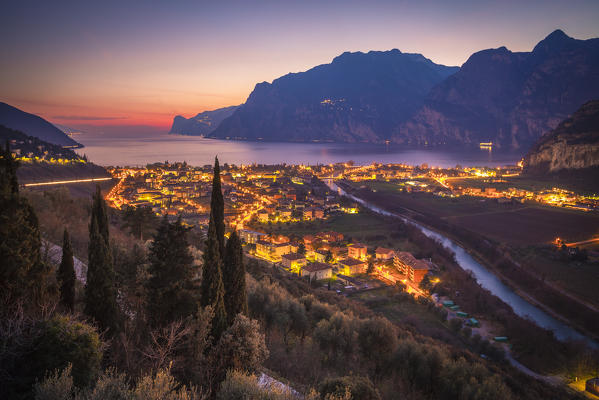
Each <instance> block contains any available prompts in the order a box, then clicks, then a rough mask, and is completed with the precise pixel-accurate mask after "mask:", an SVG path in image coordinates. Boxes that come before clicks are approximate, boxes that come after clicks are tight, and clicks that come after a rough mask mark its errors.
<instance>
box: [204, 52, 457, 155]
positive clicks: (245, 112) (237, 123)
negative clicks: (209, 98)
mask: <svg viewBox="0 0 599 400" xmlns="http://www.w3.org/2000/svg"><path fill="white" fill-rule="evenodd" d="M457 70H458V68H457V67H446V66H443V65H438V64H435V63H433V62H432V61H430V60H429V59H426V58H425V57H423V56H422V55H420V54H406V53H402V52H401V51H399V50H391V51H383V52H381V51H371V52H368V53H361V52H357V53H343V54H342V55H340V56H338V57H336V58H335V59H334V60H333V61H332V63H330V64H323V65H320V66H317V67H315V68H312V69H310V70H308V71H306V72H300V73H294V74H288V75H285V76H283V77H281V78H279V79H276V80H274V81H273V82H272V83H267V82H263V83H259V84H257V85H256V87H255V89H254V90H253V92H252V93H251V94H250V96H249V97H248V99H247V101H246V102H245V104H243V105H242V106H240V107H239V109H237V110H236V111H235V112H234V113H233V115H232V116H231V117H229V118H227V119H225V120H224V121H223V122H222V123H221V124H220V126H219V127H218V128H217V129H216V130H215V131H214V132H213V133H212V135H211V136H213V137H217V138H231V139H248V140H256V139H262V140H272V141H299V142H306V141H331V142H332V141H335V142H375V143H376V142H383V141H384V140H385V139H387V138H389V137H390V134H391V132H392V130H393V128H394V127H396V126H398V125H399V124H400V123H401V122H403V121H405V120H407V118H409V117H410V115H412V114H413V113H414V112H415V111H416V110H417V109H418V108H419V107H420V106H421V105H422V102H423V100H424V99H425V97H426V95H427V94H428V92H429V91H430V90H431V88H432V87H433V86H434V85H436V84H437V83H439V82H441V81H443V80H444V79H445V78H447V77H448V76H450V75H452V74H453V73H455V72H456V71H457Z"/></svg>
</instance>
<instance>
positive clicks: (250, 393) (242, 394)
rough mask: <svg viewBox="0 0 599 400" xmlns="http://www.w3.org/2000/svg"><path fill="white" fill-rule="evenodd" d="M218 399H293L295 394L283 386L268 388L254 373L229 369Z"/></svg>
mask: <svg viewBox="0 0 599 400" xmlns="http://www.w3.org/2000/svg"><path fill="white" fill-rule="evenodd" d="M216 398H217V399H219V400H246V399H252V400H291V399H296V397H295V396H293V394H291V393H290V392H289V391H286V390H284V389H283V388H280V387H276V386H270V387H269V388H268V389H266V388H262V387H261V386H260V385H259V382H258V379H257V378H256V376H254V375H250V374H245V373H243V372H239V371H229V372H228V373H227V378H226V379H225V380H224V381H223V383H222V385H221V388H220V391H219V392H218V394H217V396H216Z"/></svg>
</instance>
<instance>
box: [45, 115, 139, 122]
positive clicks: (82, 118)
mask: <svg viewBox="0 0 599 400" xmlns="http://www.w3.org/2000/svg"><path fill="white" fill-rule="evenodd" d="M52 118H54V119H62V120H68V121H112V120H115V119H127V118H129V117H101V116H96V115H53V116H52Z"/></svg>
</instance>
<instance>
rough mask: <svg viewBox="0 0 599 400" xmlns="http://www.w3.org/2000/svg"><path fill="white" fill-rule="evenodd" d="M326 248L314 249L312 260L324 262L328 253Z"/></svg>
mask: <svg viewBox="0 0 599 400" xmlns="http://www.w3.org/2000/svg"><path fill="white" fill-rule="evenodd" d="M328 252H329V251H328V250H316V251H315V252H314V253H313V254H314V261H316V262H320V263H323V262H326V259H327V254H328Z"/></svg>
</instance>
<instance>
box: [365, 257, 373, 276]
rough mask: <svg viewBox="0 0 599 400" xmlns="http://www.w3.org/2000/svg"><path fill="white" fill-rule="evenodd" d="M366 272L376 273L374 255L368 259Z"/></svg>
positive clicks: (369, 273)
mask: <svg viewBox="0 0 599 400" xmlns="http://www.w3.org/2000/svg"><path fill="white" fill-rule="evenodd" d="M366 273H367V274H368V275H372V274H373V273H374V260H373V259H372V257H370V258H369V259H368V268H366Z"/></svg>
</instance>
